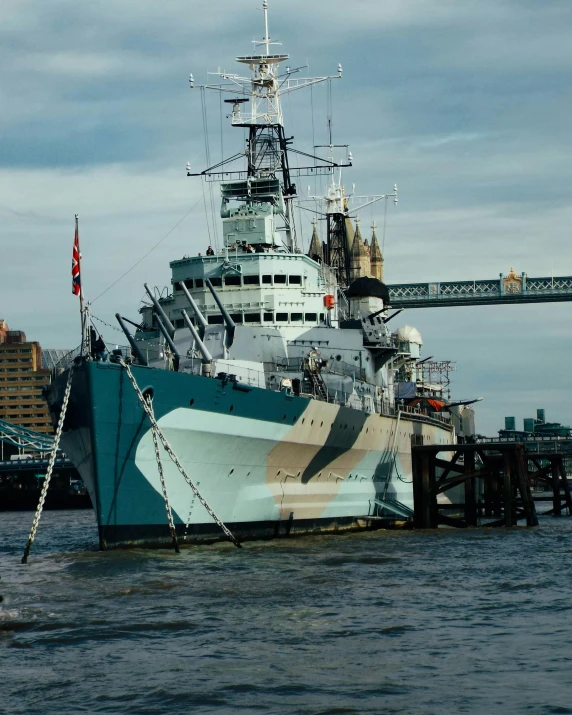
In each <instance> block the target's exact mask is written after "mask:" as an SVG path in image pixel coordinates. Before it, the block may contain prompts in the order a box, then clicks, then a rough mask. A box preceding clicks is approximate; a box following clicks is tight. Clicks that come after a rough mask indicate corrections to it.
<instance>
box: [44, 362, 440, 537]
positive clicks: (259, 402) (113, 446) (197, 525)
mask: <svg viewBox="0 0 572 715" xmlns="http://www.w3.org/2000/svg"><path fill="white" fill-rule="evenodd" d="M132 370H133V374H134V376H135V379H136V380H137V383H138V385H139V387H140V388H141V389H142V390H145V389H147V388H152V390H153V406H154V412H155V416H156V418H157V420H158V422H159V423H160V424H161V423H162V424H161V426H162V428H164V429H165V425H166V426H167V427H166V428H167V430H169V429H170V430H171V435H173V436H174V438H175V439H176V440H178V446H177V447H175V451H176V453H177V454H178V456H179V457H181V454H180V453H179V450H180V451H181V453H184V452H185V450H186V453H187V454H186V458H187V462H186V464H187V465H192V466H187V470H188V473H189V476H190V477H191V478H192V479H193V481H195V483H197V484H199V485H200V486H199V488H200V490H201V492H203V493H205V492H206V493H205V496H207V500H208V501H209V502H210V503H211V506H212V507H213V508H214V509H215V511H217V512H218V513H219V516H221V518H223V520H224V521H225V523H227V525H228V526H229V527H230V528H231V529H233V531H236V532H237V535H239V537H240V538H242V539H244V538H272V537H274V536H280V535H285V534H286V533H290V532H291V533H296V532H301V533H307V532H312V531H336V530H342V529H343V530H345V529H348V528H357V527H358V525H359V527H360V528H364V526H367V524H364V522H363V517H364V516H365V515H367V514H369V513H371V511H370V509H371V504H372V503H373V500H375V498H376V496H378V495H379V493H380V489H381V488H382V486H383V481H384V480H385V479H386V478H387V475H388V474H390V473H391V472H392V471H393V470H394V469H395V468H397V467H398V463H399V457H397V458H396V456H395V455H391V454H390V453H389V451H388V443H387V433H386V435H385V438H384V439H385V441H383V440H381V438H380V442H379V444H377V443H376V445H375V446H374V447H371V446H367V447H365V449H364V447H363V445H362V446H361V447H360V446H358V447H357V448H356V449H353V448H354V444H355V443H356V440H358V438H359V437H360V435H362V437H363V435H364V431H365V430H363V427H364V424H365V423H366V421H367V419H368V415H366V414H365V413H363V412H361V411H358V410H354V409H351V408H347V407H340V408H338V407H335V408H334V407H333V406H328V405H327V404H326V403H321V402H317V401H316V400H310V399H308V398H304V397H295V396H292V395H286V394H285V393H281V392H274V391H271V390H264V389H259V388H249V389H245V390H243V389H235V387H234V386H233V383H231V382H228V383H226V384H225V383H223V382H222V381H221V380H218V379H212V378H205V377H201V376H196V375H191V374H188V373H175V372H169V371H164V370H158V369H153V368H145V367H140V366H134V367H133V368H132ZM66 379H67V373H65V374H64V375H62V376H60V378H58V380H57V381H55V382H54V383H53V384H52V386H51V388H50V391H49V394H48V404H49V405H50V409H51V412H52V415H53V418H54V419H56V418H57V414H58V412H57V410H58V405H61V400H62V398H63V390H64V387H65V382H66ZM316 410H319V411H321V412H320V414H321V415H322V416H323V415H326V416H329V418H331V422H324V423H323V424H324V430H323V432H322V436H321V438H320V439H317V440H314V441H312V440H313V439H314V438H312V439H310V441H309V442H308V441H306V442H304V440H306V437H308V434H307V430H308V426H309V425H308V423H310V422H311V423H312V424H314V420H313V419H311V418H312V417H315V416H316V414H317V413H316ZM335 410H337V412H335ZM334 413H335V414H334ZM323 418H324V419H326V418H325V417H323ZM369 418H370V419H373V420H374V421H375V420H377V422H376V424H377V425H378V426H380V425H382V423H383V424H384V425H385V429H386V430H387V426H388V424H389V423H390V424H391V425H392V428H393V426H395V425H396V420H395V419H391V418H381V417H379V416H375V415H374V416H371V415H370V416H369ZM319 419H320V418H318V419H317V420H316V422H317V425H316V426H318V425H319V424H320V423H319V421H318V420H319ZM299 421H300V422H299ZM203 423H204V424H207V423H209V425H210V427H209V429H208V430H207V429H206V428H204V429H203ZM189 424H191V425H195V426H194V427H192V426H191V427H190V428H189V426H188V425H189ZM367 424H368V425H369V428H368V429H369V430H370V431H371V427H372V423H371V422H368V423H367ZM273 425H274V426H273ZM401 425H402V428H403V429H405V428H406V426H405V423H404V421H403V420H402V423H401ZM235 426H236V430H235V431H236V434H234V435H233V434H232V432H233V429H235ZM407 428H408V429H410V430H412V431H414V432H419V431H420V430H421V429H422V427H421V426H420V425H409V427H407ZM423 429H425V428H423ZM430 429H433V430H435V427H433V428H430ZM173 430H174V432H173ZM292 430H300V431H299V432H297V435H296V434H294V435H292V434H289V432H290V431H292ZM438 432H440V433H441V434H440V435H438V437H437V438H438V439H446V437H445V436H444V435H445V432H446V431H445V430H438ZM447 434H448V432H447ZM276 435H282V436H285V435H288V436H287V437H284V439H283V437H280V436H278V437H276ZM299 437H301V439H302V442H301V443H299V442H298V438H299ZM433 438H434V439H435V436H434V437H433ZM169 439H170V438H169ZM407 439H408V438H407V437H406V438H405V440H406V441H407ZM219 440H220V443H221V445H223V446H222V447H221V453H218V452H217V448H218V442H219ZM206 441H210V444H211V446H212V444H214V446H215V447H214V453H213V451H212V449H211V452H210V454H211V455H212V460H211V461H210V462H209V461H208V459H205V458H204V457H203V458H199V456H195V455H198V454H199V453H200V452H201V449H202V448H203V446H204V444H203V443H205V442H206ZM382 441H383V444H382ZM243 444H244V446H243ZM62 447H63V449H64V451H65V452H66V453H67V454H68V455H69V457H70V458H71V459H72V461H73V462H74V464H75V465H76V466H77V468H78V470H79V472H80V474H81V475H82V477H83V479H84V481H85V483H86V485H87V487H88V490H89V492H90V496H91V498H92V500H93V503H94V505H95V511H96V518H97V523H98V528H99V540H100V547H101V548H102V549H106V548H113V547H117V546H125V545H146V546H152V545H163V544H164V545H168V544H169V543H170V536H169V532H168V528H167V524H166V513H165V505H164V501H163V498H162V495H161V493H160V489H159V488H158V486H157V483H156V471H157V470H156V464H155V462H154V457H153V458H152V456H151V454H152V449H150V425H149V421H148V419H147V417H146V415H145V413H144V412H143V410H142V408H141V405H140V403H139V401H138V399H137V396H136V394H135V392H134V390H133V387H132V385H131V383H130V381H129V379H128V376H127V374H126V372H125V370H124V369H122V368H121V367H120V366H119V365H114V364H109V363H97V362H91V361H83V362H80V363H79V365H78V366H77V368H76V373H75V375H74V381H73V385H72V393H71V396H70V405H69V408H68V414H67V417H66V421H65V425H64V434H63V437H62ZM276 447H278V450H280V448H282V447H286V448H287V449H288V450H290V452H289V457H288V460H289V461H290V462H292V463H294V462H296V461H297V460H298V456H297V453H298V451H300V452H301V451H303V450H304V448H305V447H306V448H308V447H309V448H311V449H313V450H314V452H315V454H314V456H313V457H312V459H311V460H310V461H308V460H306V462H304V460H303V459H302V457H300V460H299V461H300V465H301V466H300V467H299V469H300V470H301V471H298V472H297V477H296V473H295V474H292V475H288V477H289V478H290V477H296V478H297V479H298V480H299V482H298V483H299V487H300V490H301V492H300V494H301V496H300V494H298V493H297V492H296V489H298V487H297V486H296V483H297V482H296V479H291V480H290V481H288V488H289V489H291V490H292V488H293V489H294V494H293V493H292V491H291V492H290V493H289V495H288V498H286V497H285V504H284V508H282V506H283V505H282V503H280V504H275V503H274V502H275V498H276V488H277V484H276V483H274V484H272V479H271V481H270V482H268V481H267V480H268V478H272V477H273V476H274V474H275V472H274V474H270V475H269V472H268V471H265V470H266V469H267V465H266V459H267V458H269V464H270V463H271V459H270V458H271V456H272V454H273V450H274V449H275V448H276ZM225 449H226V450H228V452H229V453H230V455H231V459H233V460H235V461H234V462H232V461H231V462H230V463H229V464H232V465H234V466H236V467H237V470H236V472H237V473H236V475H235V477H236V478H238V481H236V480H234V479H233V480H228V481H227V479H226V478H225V476H226V475H223V477H221V474H220V466H221V463H222V462H224V461H225V459H224V458H226V456H227V452H224V450H225ZM292 454H294V458H293V457H292ZM348 455H349V456H350V457H351V458H352V459H353V458H354V457H355V455H361V456H359V460H358V459H357V458H356V459H355V460H354V462H355V466H354V467H352V468H351V471H353V472H354V473H353V476H352V474H349V475H348V478H347V479H346V478H344V476H343V475H342V477H338V476H337V475H336V474H335V473H334V472H330V475H332V474H334V477H335V479H334V480H333V481H334V482H338V480H339V479H341V480H342V481H341V482H340V483H339V484H338V486H339V487H340V489H339V491H338V492H335V491H334V492H332V490H331V485H329V484H324V480H323V479H322V481H321V482H320V478H319V476H318V475H319V474H321V471H320V470H328V469H337V467H336V466H335V465H336V464H338V465H339V460H340V459H345V458H346V457H348ZM164 459H165V462H166V465H165V467H166V469H171V470H172V469H173V465H172V464H171V463H170V461H169V460H168V457H167V456H166V455H164ZM201 459H202V461H201ZM288 460H286V461H288ZM336 460H338V462H336ZM272 463H274V462H272ZM245 464H246V465H249V464H252V465H255V467H256V470H255V472H253V476H252V477H251V478H250V481H248V480H247V479H246V477H248V474H250V472H249V473H248V474H246V473H245V472H246V468H247V467H245V466H244V465H245ZM277 464H282V462H278V463H277ZM201 465H203V467H204V470H205V471H206V472H208V474H206V475H205V474H201ZM332 465H333V466H332ZM239 466H241V467H242V473H241V474H239V472H240V468H239ZM276 468H277V467H276V466H275V467H272V468H271V467H268V469H269V470H270V471H271V470H272V469H276ZM217 469H219V471H218V472H217ZM400 469H401V473H402V474H404V473H406V470H404V469H403V468H400ZM142 470H143V471H142ZM354 470H355V471H354ZM360 470H361V473H360V475H359V481H356V479H357V478H358V475H357V474H356V472H360ZM232 471H234V469H233V470H232ZM342 471H343V470H342ZM144 472H146V474H145V473H144ZM151 472H153V473H154V475H153V476H154V478H155V484H152V483H151V482H153V479H152V478H150V473H151ZM302 472H303V473H302ZM324 474H325V472H324ZM268 475H269V476H268ZM364 475H369V476H364ZM229 477H230V474H229ZM201 478H204V479H203V483H202V485H201ZM281 479H282V478H281ZM352 479H353V480H354V481H353V482H352ZM178 482H179V484H178V485H177V484H175V483H174V482H173V481H172V482H171V486H169V487H168V488H169V495H170V497H171V506H172V508H173V516H174V520H175V523H176V526H177V531H178V533H179V535H180V537H181V539H182V540H183V541H189V542H201V541H213V540H218V539H220V538H221V533H220V530H219V529H218V527H217V526H216V524H214V523H213V522H212V520H211V518H210V517H208V516H207V515H206V512H204V513H203V514H202V516H201V514H200V510H201V509H202V507H200V508H197V507H193V506H192V505H191V508H189V505H188V504H189V499H190V496H191V490H190V488H189V487H188V486H187V485H185V484H184V482H182V477H180V479H179V480H178ZM278 486H280V485H278ZM401 486H403V485H401ZM181 487H183V488H184V490H183V491H181ZM172 488H173V490H172ZM280 488H282V487H280ZM324 488H326V492H324V491H323V490H324ZM177 489H178V490H179V492H178V495H177V493H176V492H177ZM209 489H210V492H209ZM213 489H214V490H215V491H214V492H213ZM272 489H274V490H275V491H274V492H272ZM320 490H322V491H320ZM282 491H283V493H284V492H285V491H286V487H284V488H283V489H282ZM342 492H343V494H342ZM324 493H325V494H326V496H325V497H324V496H323V495H324ZM332 494H333V496H332ZM320 495H321V496H320ZM297 498H299V499H301V501H299V502H298V504H297V505H296V499H297ZM320 499H322V501H320ZM233 500H234V501H235V502H236V504H237V506H236V509H235V508H234V507H233V504H232V502H233ZM312 500H314V501H312ZM316 502H317V503H316ZM289 504H293V505H294V506H292V508H290V506H289ZM308 505H310V507H312V506H313V505H315V509H314V508H311V509H310V511H308ZM193 508H194V509H195V511H194V512H193V516H194V518H191V512H192V510H193ZM197 512H199V513H197ZM291 514H294V516H291Z"/></svg>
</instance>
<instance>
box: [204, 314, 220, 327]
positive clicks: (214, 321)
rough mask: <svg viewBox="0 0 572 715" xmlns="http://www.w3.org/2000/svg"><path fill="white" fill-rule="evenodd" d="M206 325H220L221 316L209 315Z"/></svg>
mask: <svg viewBox="0 0 572 715" xmlns="http://www.w3.org/2000/svg"><path fill="white" fill-rule="evenodd" d="M207 323H208V324H209V325H222V323H223V320H222V315H209V316H208V318H207Z"/></svg>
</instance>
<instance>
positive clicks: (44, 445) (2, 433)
mask: <svg viewBox="0 0 572 715" xmlns="http://www.w3.org/2000/svg"><path fill="white" fill-rule="evenodd" d="M0 442H4V443H6V444H11V445H12V446H14V447H18V448H22V449H25V450H26V451H27V452H51V451H52V449H53V448H54V437H53V435H51V434H44V433H43V432H34V431H33V430H29V429H26V428H24V427H20V425H15V424H12V423H11V422H5V421H4V420H0ZM58 451H59V450H58Z"/></svg>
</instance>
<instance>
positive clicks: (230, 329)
mask: <svg viewBox="0 0 572 715" xmlns="http://www.w3.org/2000/svg"><path fill="white" fill-rule="evenodd" d="M205 282H206V284H207V286H208V289H209V290H210V292H211V293H212V294H213V298H214V299H215V303H216V304H217V305H218V309H219V310H220V312H221V313H222V317H223V320H224V322H225V325H226V335H225V345H226V348H227V349H228V348H230V346H231V345H232V343H233V341H234V333H235V330H236V325H235V323H234V320H233V319H232V318H231V317H230V315H229V314H228V312H227V310H226V308H225V307H224V305H223V304H222V302H221V299H220V298H219V297H218V293H217V292H216V290H215V289H214V288H213V285H212V283H211V282H210V280H209V279H208V278H207V279H206V281H205Z"/></svg>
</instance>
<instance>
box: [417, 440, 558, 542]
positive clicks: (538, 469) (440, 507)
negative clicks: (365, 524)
mask: <svg viewBox="0 0 572 715" xmlns="http://www.w3.org/2000/svg"><path fill="white" fill-rule="evenodd" d="M451 453H452V455H451V457H450V459H445V458H444V456H446V455H447V454H451ZM412 462H413V496H414V502H415V514H414V524H415V528H417V529H436V528H437V527H438V526H439V525H447V526H455V527H461V528H467V527H476V526H516V525H517V524H518V522H519V521H521V520H525V521H526V525H527V526H537V525H538V516H537V513H536V506H535V502H536V501H548V500H550V501H552V509H551V510H550V512H548V513H553V514H554V515H555V516H560V515H561V514H562V510H563V508H565V509H567V511H568V514H569V515H572V497H571V493H570V485H569V483H568V480H567V478H566V474H565V470H564V464H563V459H562V455H561V454H558V453H545V454H542V456H539V455H532V454H529V453H527V452H526V450H525V447H524V445H522V444H520V443H514V442H513V443H506V442H502V443H501V442H499V443H487V444H486V445H485V444H459V445H420V446H416V447H413V448H412ZM539 484H542V485H546V486H547V487H549V488H551V490H552V496H550V497H542V496H533V493H532V489H531V486H532V485H534V486H536V487H537V488H538V485H539ZM445 512H446V513H445Z"/></svg>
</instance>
